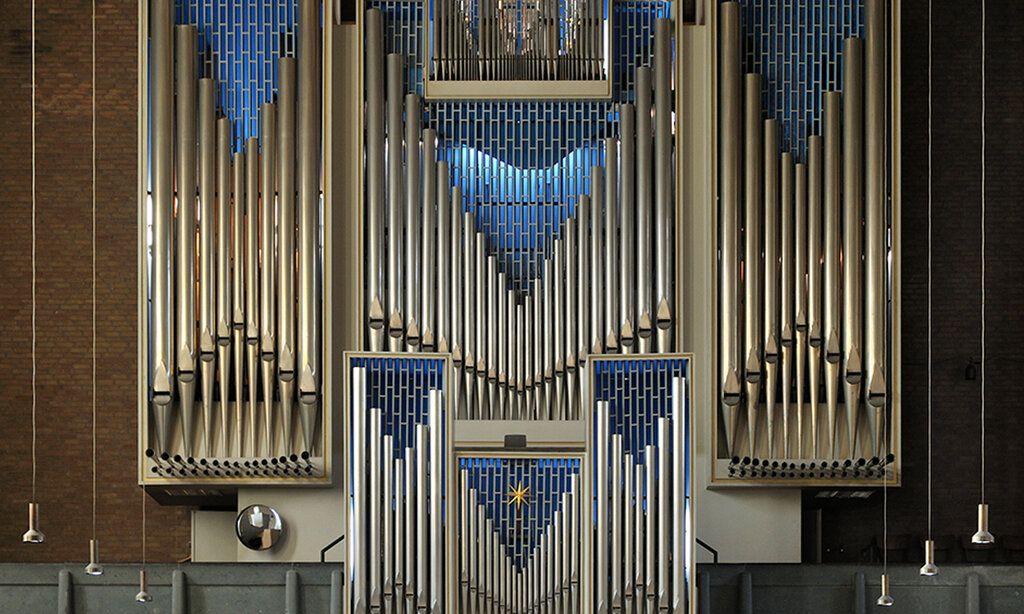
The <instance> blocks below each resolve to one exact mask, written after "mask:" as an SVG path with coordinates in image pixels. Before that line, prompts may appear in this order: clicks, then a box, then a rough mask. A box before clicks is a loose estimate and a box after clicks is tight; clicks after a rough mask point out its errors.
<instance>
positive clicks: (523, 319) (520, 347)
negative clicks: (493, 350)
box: [511, 303, 530, 420]
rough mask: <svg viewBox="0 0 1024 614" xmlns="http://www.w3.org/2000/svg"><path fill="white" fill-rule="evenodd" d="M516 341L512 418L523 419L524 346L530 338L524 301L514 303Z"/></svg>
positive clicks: (524, 416)
mask: <svg viewBox="0 0 1024 614" xmlns="http://www.w3.org/2000/svg"><path fill="white" fill-rule="evenodd" d="M515 309H516V336H515V339H516V343H514V344H513V345H514V346H515V348H516V359H515V365H514V368H515V372H516V375H515V383H516V387H515V395H516V400H515V402H514V403H513V408H512V416H511V418H512V419H513V420H523V419H525V418H526V412H525V410H524V408H523V396H524V394H525V389H526V383H525V382H526V356H527V354H528V352H527V351H525V349H524V346H525V345H526V342H527V340H528V339H529V338H530V333H529V329H528V328H527V327H526V326H527V322H528V316H527V313H526V305H525V303H516V305H515Z"/></svg>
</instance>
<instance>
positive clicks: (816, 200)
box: [807, 135, 823, 458]
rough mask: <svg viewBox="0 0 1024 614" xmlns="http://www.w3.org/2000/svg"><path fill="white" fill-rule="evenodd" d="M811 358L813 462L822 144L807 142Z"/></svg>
mask: <svg viewBox="0 0 1024 614" xmlns="http://www.w3.org/2000/svg"><path fill="white" fill-rule="evenodd" d="M807 152H808V153H807V343H808V345H809V346H810V348H809V351H808V357H807V371H808V382H809V383H810V395H811V399H810V401H811V420H810V425H809V426H810V430H811V458H818V457H819V456H818V450H819V446H818V383H819V381H820V377H821V350H822V347H821V346H822V341H823V339H822V323H821V298H822V280H821V273H822V270H821V260H822V257H821V215H822V209H821V174H822V141H821V137H820V136H818V135H814V136H811V137H809V138H808V139H807Z"/></svg>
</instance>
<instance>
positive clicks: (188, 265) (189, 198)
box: [174, 25, 197, 457]
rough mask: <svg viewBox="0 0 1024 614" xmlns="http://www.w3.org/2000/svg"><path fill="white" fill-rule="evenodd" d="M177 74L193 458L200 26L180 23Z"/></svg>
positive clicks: (180, 331) (180, 293)
mask: <svg viewBox="0 0 1024 614" xmlns="http://www.w3.org/2000/svg"><path fill="white" fill-rule="evenodd" d="M174 36H175V56H176V57H175V73H176V79H175V81H176V82H177V83H176V84H177V95H176V96H175V109H174V110H175V121H174V123H175V127H176V128H177V130H176V132H175V141H176V143H175V150H176V154H177V156H176V157H177V160H176V164H175V180H176V182H177V188H178V194H177V202H178V211H177V216H176V218H175V221H176V225H175V243H176V244H177V249H176V250H174V251H175V255H176V256H177V259H176V262H175V264H174V273H175V280H176V283H175V291H176V294H177V298H178V301H177V309H176V310H175V315H176V318H175V320H176V321H175V331H174V333H175V341H176V347H175V352H176V354H177V356H176V358H177V363H178V371H177V373H176V374H175V376H176V379H177V381H178V397H179V401H180V404H181V408H180V409H181V411H180V416H181V443H182V449H183V451H184V452H185V456H187V457H191V456H193V454H192V437H193V433H194V432H195V428H194V424H195V388H196V350H197V348H196V170H197V169H196V29H195V26H189V25H180V26H175V28H174Z"/></svg>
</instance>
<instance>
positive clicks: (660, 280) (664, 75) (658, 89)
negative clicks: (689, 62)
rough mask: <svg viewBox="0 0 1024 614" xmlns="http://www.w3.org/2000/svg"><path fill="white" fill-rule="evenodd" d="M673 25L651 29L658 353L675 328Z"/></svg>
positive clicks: (669, 341) (667, 23)
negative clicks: (652, 40) (652, 34)
mask: <svg viewBox="0 0 1024 614" xmlns="http://www.w3.org/2000/svg"><path fill="white" fill-rule="evenodd" d="M671 45H672V22H671V21H670V20H668V19H659V20H657V21H656V22H655V26H654V206H655V215H654V221H655V224H656V229H655V235H654V236H655V243H654V253H655V260H656V265H655V274H656V284H655V300H656V301H657V307H656V310H655V318H656V324H657V329H658V331H657V338H658V339H657V350H658V351H659V352H667V351H670V350H671V347H672V337H673V335H672V333H673V330H672V327H673V326H675V310H676V307H675V305H674V304H673V303H674V301H673V294H672V293H673V291H674V290H673V287H674V284H673V279H674V277H673V276H674V272H675V261H674V250H673V249H672V245H673V242H674V239H676V237H675V230H674V229H675V227H674V226H673V220H674V218H675V200H674V191H673V186H672V184H673V179H672V169H673V168H674V166H673V163H672V139H673V131H672V113H673V111H672V102H671V100H672V51H671Z"/></svg>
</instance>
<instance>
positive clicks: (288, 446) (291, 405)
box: [278, 373, 295, 455]
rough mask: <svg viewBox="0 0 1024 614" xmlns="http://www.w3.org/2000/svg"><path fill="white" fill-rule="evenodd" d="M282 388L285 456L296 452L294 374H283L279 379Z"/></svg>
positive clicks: (282, 423)
mask: <svg viewBox="0 0 1024 614" xmlns="http://www.w3.org/2000/svg"><path fill="white" fill-rule="evenodd" d="M278 384H279V385H280V387H281V425H282V434H283V435H284V454H288V455H291V454H293V453H294V452H293V451H294V449H295V444H294V441H295V439H294V435H293V434H292V432H293V431H292V425H293V424H295V377H294V374H292V373H281V374H280V376H279V377H278Z"/></svg>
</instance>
